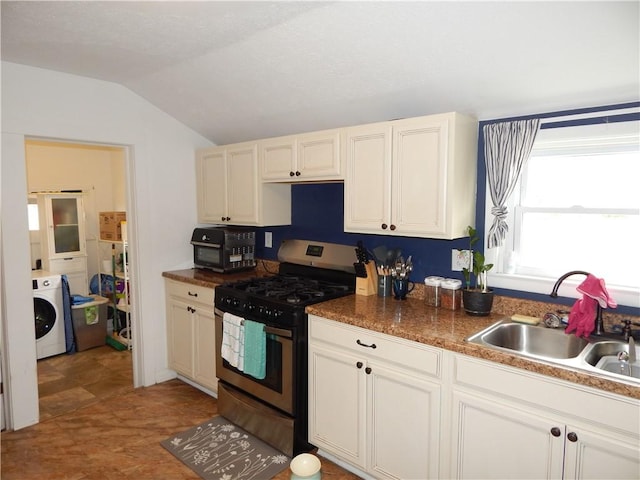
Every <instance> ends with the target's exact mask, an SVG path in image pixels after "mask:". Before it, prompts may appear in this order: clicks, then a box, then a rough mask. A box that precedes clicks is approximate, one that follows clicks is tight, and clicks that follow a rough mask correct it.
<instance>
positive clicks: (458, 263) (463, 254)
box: [451, 248, 471, 272]
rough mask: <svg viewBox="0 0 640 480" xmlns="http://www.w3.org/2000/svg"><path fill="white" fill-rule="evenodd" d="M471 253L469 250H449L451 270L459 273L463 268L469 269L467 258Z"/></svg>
mask: <svg viewBox="0 0 640 480" xmlns="http://www.w3.org/2000/svg"><path fill="white" fill-rule="evenodd" d="M470 255H471V253H470V252H469V250H458V249H457V248H454V249H452V250H451V270H453V271H454V272H461V271H462V269H463V268H469V257H470Z"/></svg>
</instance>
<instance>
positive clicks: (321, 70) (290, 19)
mask: <svg viewBox="0 0 640 480" xmlns="http://www.w3.org/2000/svg"><path fill="white" fill-rule="evenodd" d="M639 5H640V3H639V2H637V1H625V2H612V1H602V2H597V1H584V2H583V1H569V2H561V1H556V2H537V1H533V2H525V1H511V2H506V1H487V2H485V1H469V2H462V1H422V2H402V1H395V2H342V1H340V2H316V1H301V2H298V1H287V2H269V1H260V2H249V1H233V2H221V1H198V2H187V1H183V2H171V1H160V2H150V1H145V2H115V1H64V2H63V1H44V2H38V1H19V2H14V1H2V3H1V14H2V30H1V35H2V38H1V40H2V44H1V45H2V50H1V54H2V60H3V61H7V62H14V63H19V64H25V65H31V66H35V67H41V68H46V69H50V70H57V71H61V72H67V73H72V74H76V75H82V76H86V77H91V78H96V79H101V80H105V81H109V82H115V83H118V84H121V85H123V86H125V87H127V88H129V89H130V90H132V91H133V92H135V93H136V94H138V95H140V96H141V97H144V98H145V99H147V100H148V101H149V102H151V103H152V104H154V105H156V106H157V107H158V108H160V109H161V110H163V111H165V112H167V113H168V114H169V115H171V116H172V117H174V118H176V119H177V120H179V121H180V122H182V123H184V124H185V125H187V126H189V127H190V128H192V129H193V130H195V131H197V132H199V133H200V134H202V135H203V136H205V137H207V138H208V139H210V140H211V141H212V142H214V143H216V144H225V143H232V142H238V141H243V140H251V139H257V138H266V137H272V136H278V135H285V134H290V133H299V132H304V131H312V130H321V129H325V128H333V127H339V126H346V125H356V124H362V123H369V122H376V121H382V120H389V119H394V118H403V117H411V116H419V115H425V114H431V113H441V112H447V111H459V112H463V113H468V114H472V115H475V116H476V117H478V118H479V119H493V118H501V117H508V116H516V115H526V114H532V113H539V112H548V111H555V110H564V109H571V108H580V107H589V106H597V105H606V104H613V103H622V102H629V101H637V100H638V99H639V97H640V94H639V91H640V79H639V72H640V65H639V62H640V34H639V18H640V12H639Z"/></svg>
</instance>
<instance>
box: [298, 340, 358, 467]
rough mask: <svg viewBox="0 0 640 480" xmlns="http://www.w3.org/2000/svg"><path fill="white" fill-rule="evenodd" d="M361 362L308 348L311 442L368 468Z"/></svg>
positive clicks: (345, 356) (316, 348)
mask: <svg viewBox="0 0 640 480" xmlns="http://www.w3.org/2000/svg"><path fill="white" fill-rule="evenodd" d="M363 369H364V364H363V363H362V360H359V359H358V358H357V357H355V356H352V355H346V354H343V353H341V352H338V351H336V350H332V349H325V348H323V347H318V346H313V345H312V346H310V349H309V442H311V443H312V444H314V445H316V446H317V447H320V448H323V449H326V450H327V451H328V452H330V453H331V454H333V455H336V456H337V457H340V458H342V459H344V460H345V461H347V462H349V463H351V464H352V465H355V466H357V467H360V468H365V465H366V456H365V448H366V432H365V402H366V399H365V395H366V386H365V381H366V378H365V377H366V376H365V375H364V372H363Z"/></svg>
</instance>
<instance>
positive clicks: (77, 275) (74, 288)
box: [42, 256, 89, 295]
mask: <svg viewBox="0 0 640 480" xmlns="http://www.w3.org/2000/svg"><path fill="white" fill-rule="evenodd" d="M42 265H43V268H44V270H48V271H49V272H51V273H59V274H64V275H66V276H67V280H68V281H69V291H70V293H71V294H72V295H88V294H89V279H88V274H87V257H84V256H82V257H69V258H52V259H43V262H42Z"/></svg>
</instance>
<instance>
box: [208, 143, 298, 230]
mask: <svg viewBox="0 0 640 480" xmlns="http://www.w3.org/2000/svg"><path fill="white" fill-rule="evenodd" d="M196 175H197V198H198V222H200V223H209V224H228V225H255V226H267V225H288V224H290V223H291V187H290V186H289V185H263V184H262V183H260V182H259V181H258V144H257V143H256V142H248V143H241V144H234V145H226V146H223V147H212V148H207V149H202V150H198V151H197V152H196Z"/></svg>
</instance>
